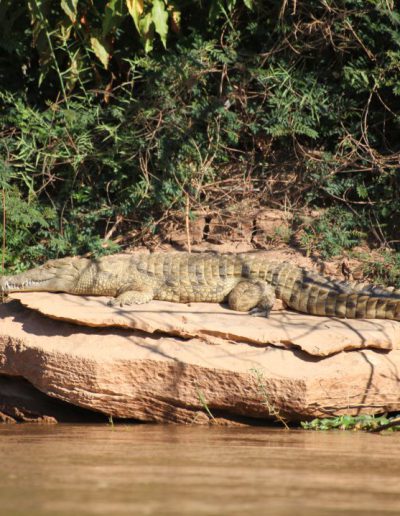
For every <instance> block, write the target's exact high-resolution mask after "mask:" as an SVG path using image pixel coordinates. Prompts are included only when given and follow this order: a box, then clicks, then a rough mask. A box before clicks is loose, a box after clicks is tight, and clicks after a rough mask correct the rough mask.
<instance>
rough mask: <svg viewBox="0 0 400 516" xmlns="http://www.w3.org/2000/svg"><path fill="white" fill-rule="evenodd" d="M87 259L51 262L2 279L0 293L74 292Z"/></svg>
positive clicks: (67, 259) (0, 279)
mask: <svg viewBox="0 0 400 516" xmlns="http://www.w3.org/2000/svg"><path fill="white" fill-rule="evenodd" d="M88 263H89V260H87V259H86V258H61V259H60V260H50V261H48V262H46V263H45V264H43V265H41V266H40V267H36V268H35V269H31V270H29V271H26V272H22V273H21V274H16V275H14V276H3V277H2V278H0V293H8V292H71V293H72V292H73V290H74V288H75V286H76V283H77V281H78V279H79V276H80V274H81V272H82V271H83V270H84V269H85V267H87V265H88Z"/></svg>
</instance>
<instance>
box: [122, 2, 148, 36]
mask: <svg viewBox="0 0 400 516" xmlns="http://www.w3.org/2000/svg"><path fill="white" fill-rule="evenodd" d="M126 6H127V8H128V11H129V14H130V15H131V16H132V18H133V21H134V23H135V26H136V28H137V30H138V32H139V33H140V26H139V25H140V24H139V20H140V16H141V15H142V14H143V9H144V6H143V0H126Z"/></svg>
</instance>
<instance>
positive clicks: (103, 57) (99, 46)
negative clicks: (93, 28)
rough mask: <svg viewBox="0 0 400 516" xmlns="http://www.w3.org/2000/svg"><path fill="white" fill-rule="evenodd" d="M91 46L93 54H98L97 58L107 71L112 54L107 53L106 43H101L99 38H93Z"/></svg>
mask: <svg viewBox="0 0 400 516" xmlns="http://www.w3.org/2000/svg"><path fill="white" fill-rule="evenodd" d="M90 45H91V47H92V50H93V52H94V53H95V54H96V57H97V58H98V59H99V60H100V61H101V63H102V65H103V66H104V68H106V69H107V68H108V63H109V60H110V54H109V53H108V52H107V49H106V48H105V46H104V43H103V42H102V41H100V39H99V38H97V37H95V36H92V37H91V38H90Z"/></svg>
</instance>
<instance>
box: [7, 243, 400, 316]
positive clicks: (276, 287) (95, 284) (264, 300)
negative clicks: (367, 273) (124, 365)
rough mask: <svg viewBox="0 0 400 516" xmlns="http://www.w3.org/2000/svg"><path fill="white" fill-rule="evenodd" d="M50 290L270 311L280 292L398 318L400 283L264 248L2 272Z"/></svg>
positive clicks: (335, 312) (26, 285) (65, 262)
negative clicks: (300, 261)
mask: <svg viewBox="0 0 400 516" xmlns="http://www.w3.org/2000/svg"><path fill="white" fill-rule="evenodd" d="M19 291H48V292H67V293H69V294H77V295H88V296H89V295H96V296H113V299H111V301H110V303H111V304H118V305H121V306H122V305H129V304H140V303H146V302H148V301H150V300H152V299H159V300H165V301H174V302H179V303H188V302H192V301H193V302H195V301H202V302H214V303H221V302H224V301H228V304H229V306H230V307H231V308H232V309H234V310H240V311H254V312H261V313H264V314H265V315H268V313H269V311H270V310H271V307H272V306H273V304H274V301H275V298H278V299H281V300H282V301H283V302H284V303H286V305H287V306H288V307H290V308H292V309H294V310H298V311H300V312H305V313H308V314H313V315H326V316H335V317H342V318H364V319H371V318H379V319H396V320H400V291H398V290H391V289H390V288H383V287H376V286H373V285H367V286H366V285H361V284H352V283H347V282H340V281H336V280H334V279H332V278H328V277H324V276H321V275H319V274H316V273H314V272H311V271H309V270H307V269H305V268H303V267H298V266H296V265H293V264H291V263H290V262H283V261H281V262H279V261H269V260H268V259H267V258H266V257H265V255H264V256H263V255H261V254H257V253H255V254H236V255H234V254H232V255H230V254H212V253H204V254H188V253H154V254H132V255H130V254H125V255H124V254H120V255H113V256H105V257H102V258H99V259H95V260H91V259H88V258H80V257H74V258H61V259H59V260H50V261H48V262H46V263H45V264H43V265H41V266H40V267H37V268H35V269H31V270H29V271H27V272H23V273H21V274H16V275H14V276H3V277H2V278H0V292H3V293H8V292H19Z"/></svg>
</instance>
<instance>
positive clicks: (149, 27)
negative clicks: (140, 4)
mask: <svg viewBox="0 0 400 516" xmlns="http://www.w3.org/2000/svg"><path fill="white" fill-rule="evenodd" d="M139 33H140V35H141V37H142V41H143V42H144V50H145V52H146V53H148V52H150V51H151V50H153V41H154V24H153V18H152V15H151V13H147V14H146V16H144V17H143V18H140V20H139Z"/></svg>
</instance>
